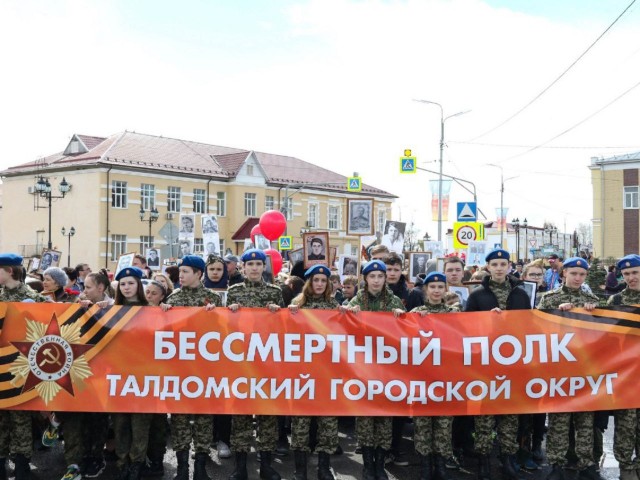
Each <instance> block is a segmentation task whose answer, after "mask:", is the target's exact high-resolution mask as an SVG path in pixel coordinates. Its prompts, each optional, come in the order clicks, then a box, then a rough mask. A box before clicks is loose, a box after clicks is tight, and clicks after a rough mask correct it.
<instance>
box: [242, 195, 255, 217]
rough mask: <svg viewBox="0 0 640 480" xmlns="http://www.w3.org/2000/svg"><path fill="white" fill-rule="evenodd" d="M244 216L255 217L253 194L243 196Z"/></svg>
mask: <svg viewBox="0 0 640 480" xmlns="http://www.w3.org/2000/svg"><path fill="white" fill-rule="evenodd" d="M244 216H245V217H255V216H256V194H255V193H245V194H244Z"/></svg>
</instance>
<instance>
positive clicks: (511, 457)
mask: <svg viewBox="0 0 640 480" xmlns="http://www.w3.org/2000/svg"><path fill="white" fill-rule="evenodd" d="M485 260H486V261H487V270H488V271H489V276H487V277H485V278H484V279H483V280H482V285H481V286H480V287H478V288H476V289H475V290H474V291H473V292H472V293H471V295H469V300H468V301H467V306H466V308H465V312H482V311H485V312H486V311H491V312H496V313H501V312H502V311H503V310H526V309H530V308H531V302H530V300H529V295H527V292H525V291H524V290H523V289H522V288H519V287H518V285H520V284H521V283H522V282H521V281H520V280H518V279H517V278H516V277H514V276H512V275H509V252H507V251H506V250H503V249H501V248H496V249H494V250H492V251H491V252H489V253H488V254H487V256H486V257H485ZM496 421H497V424H498V427H497V429H498V432H499V433H500V435H498V437H499V438H498V440H499V442H500V451H501V452H502V455H503V456H504V458H503V459H502V474H503V477H504V478H505V479H507V480H516V479H519V478H520V477H519V476H518V473H517V468H518V467H517V466H516V461H515V456H516V453H517V452H518V443H517V437H518V415H500V416H497V417H496ZM475 424H476V439H475V447H476V451H477V452H478V454H479V462H478V479H479V480H493V477H492V476H491V470H490V464H491V462H490V460H489V454H490V453H491V450H492V447H493V440H492V438H491V434H492V430H493V425H494V417H493V416H492V415H484V416H478V417H476V418H475Z"/></svg>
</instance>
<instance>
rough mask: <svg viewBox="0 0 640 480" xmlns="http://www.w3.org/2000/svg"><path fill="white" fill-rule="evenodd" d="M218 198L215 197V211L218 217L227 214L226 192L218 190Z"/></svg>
mask: <svg viewBox="0 0 640 480" xmlns="http://www.w3.org/2000/svg"><path fill="white" fill-rule="evenodd" d="M217 196H218V198H217V199H216V213H217V214H218V216H219V217H224V216H225V215H227V193H226V192H218V193H217Z"/></svg>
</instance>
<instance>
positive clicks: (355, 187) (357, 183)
mask: <svg viewBox="0 0 640 480" xmlns="http://www.w3.org/2000/svg"><path fill="white" fill-rule="evenodd" d="M347 190H349V191H350V192H361V191H362V177H349V178H348V180H347Z"/></svg>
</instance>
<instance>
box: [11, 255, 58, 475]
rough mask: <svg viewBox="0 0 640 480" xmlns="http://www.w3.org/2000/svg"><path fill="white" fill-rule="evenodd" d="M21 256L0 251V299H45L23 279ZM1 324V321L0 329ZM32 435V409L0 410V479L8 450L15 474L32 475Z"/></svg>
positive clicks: (25, 300) (44, 300) (46, 299)
mask: <svg viewBox="0 0 640 480" xmlns="http://www.w3.org/2000/svg"><path fill="white" fill-rule="evenodd" d="M23 278H24V268H23V267H22V257H21V256H20V255H15V254H13V253H3V254H0V286H1V287H2V289H1V290H0V302H38V303H40V302H48V301H49V299H48V298H47V297H45V296H43V295H40V294H39V293H37V292H35V291H34V290H32V289H31V288H30V287H28V286H27V285H25V284H24V283H22V279H23ZM1 327H2V324H1V323H0V331H2V329H1ZM32 445H33V438H32V436H31V412H28V411H19V410H2V411H0V479H2V480H4V479H6V478H7V472H6V467H5V464H6V461H7V456H8V455H9V452H11V453H13V454H14V455H15V465H16V466H15V478H16V480H26V479H28V478H29V477H30V475H31V469H30V467H29V459H30V458H31V448H32Z"/></svg>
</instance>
